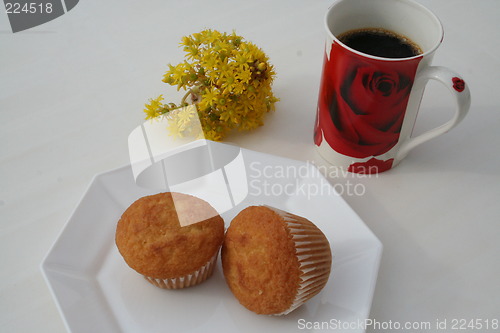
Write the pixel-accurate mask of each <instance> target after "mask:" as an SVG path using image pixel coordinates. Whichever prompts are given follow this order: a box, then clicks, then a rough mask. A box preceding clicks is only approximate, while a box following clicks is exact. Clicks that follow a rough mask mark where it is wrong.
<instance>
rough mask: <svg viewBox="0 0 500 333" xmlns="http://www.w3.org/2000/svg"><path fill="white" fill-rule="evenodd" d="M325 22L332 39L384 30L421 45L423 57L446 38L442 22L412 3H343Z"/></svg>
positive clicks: (348, 0)
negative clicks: (357, 31)
mask: <svg viewBox="0 0 500 333" xmlns="http://www.w3.org/2000/svg"><path fill="white" fill-rule="evenodd" d="M325 23H326V29H327V31H328V33H329V34H330V37H331V38H332V39H334V40H336V41H338V39H337V38H336V36H338V35H340V34H341V33H344V32H346V31H349V30H354V29H362V28H382V29H386V30H390V31H393V32H396V33H398V34H400V35H403V36H405V37H407V38H409V39H410V40H412V41H413V42H414V43H416V44H418V46H420V48H421V49H422V52H423V54H424V55H426V54H428V53H431V52H433V51H434V50H435V49H436V48H437V47H438V46H439V44H440V43H441V41H442V39H443V28H442V25H441V22H439V19H438V18H437V17H436V16H435V15H434V14H433V13H432V12H431V11H430V10H428V9H427V8H425V7H424V6H422V5H420V4H419V3H416V2H414V1H411V0H341V1H338V2H336V3H334V4H333V5H332V6H331V7H330V9H329V10H328V12H327V14H326V18H325ZM338 42H339V41H338ZM346 47H347V46H346ZM351 50H352V51H353V52H356V53H360V52H358V51H355V50H353V49H351ZM419 56H421V55H419ZM370 57H373V58H379V57H374V56H370ZM393 60H394V59H393Z"/></svg>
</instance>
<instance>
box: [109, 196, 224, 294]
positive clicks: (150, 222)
mask: <svg viewBox="0 0 500 333" xmlns="http://www.w3.org/2000/svg"><path fill="white" fill-rule="evenodd" d="M223 239H224V221H223V220H222V218H221V217H220V216H219V214H218V213H217V211H216V210H215V209H214V208H213V207H212V206H211V205H210V204H209V203H207V202H206V201H204V200H202V199H199V198H196V197H194V196H191V195H187V194H181V193H175V192H165V193H158V194H154V195H150V196H146V197H142V198H140V199H138V200H137V201H135V202H134V203H133V204H132V205H130V207H128V208H127V210H126V211H125V212H124V213H123V214H122V216H121V218H120V220H119V221H118V224H117V227H116V235H115V241H116V246H117V247H118V250H119V252H120V254H121V255H122V256H123V259H124V260H125V262H126V263H127V264H128V265H129V266H130V267H131V268H132V269H134V270H135V271H137V272H138V273H140V274H142V275H143V276H144V277H145V278H146V280H148V281H149V282H151V283H152V284H154V285H155V286H157V287H160V288H164V289H180V288H186V287H190V286H194V285H197V284H199V283H201V282H203V281H205V280H206V279H208V278H209V277H210V276H211V275H212V273H213V270H214V267H215V264H216V260H217V255H218V253H219V249H220V247H221V245H222V241H223Z"/></svg>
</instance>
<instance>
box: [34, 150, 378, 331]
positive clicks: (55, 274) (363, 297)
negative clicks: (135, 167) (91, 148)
mask: <svg viewBox="0 0 500 333" xmlns="http://www.w3.org/2000/svg"><path fill="white" fill-rule="evenodd" d="M195 146H196V147H195ZM195 146H193V147H194V148H193V149H188V150H186V151H184V152H182V154H184V155H182V156H181V158H180V159H179V158H177V160H172V161H171V162H170V161H169V160H168V157H167V160H166V161H167V163H166V164H165V163H164V164H163V167H162V168H160V169H161V170H163V172H164V173H165V172H167V173H168V174H169V175H171V174H172V172H174V173H175V172H176V171H175V170H177V172H178V173H175V175H174V176H175V177H173V178H172V179H174V181H175V182H176V184H174V185H172V186H171V187H170V188H171V189H172V190H176V191H183V192H186V193H190V194H195V195H197V196H199V197H202V198H203V199H205V200H207V201H209V202H210V203H211V204H212V205H213V206H214V207H216V208H217V209H218V210H219V212H221V215H222V217H223V218H224V220H225V223H226V227H227V226H228V225H229V223H230V221H231V219H232V218H233V217H234V216H235V215H236V214H237V213H238V212H239V211H241V210H242V209H243V208H245V207H247V206H249V205H260V204H266V205H269V206H274V207H276V208H279V209H282V210H285V211H289V212H291V213H294V214H297V215H300V216H304V217H306V218H308V219H309V220H311V221H312V222H314V223H315V224H316V225H317V226H318V227H319V228H320V229H321V230H322V231H323V232H324V233H325V235H326V236H327V237H328V239H329V241H330V244H331V246H332V252H333V255H334V260H333V270H332V274H331V276H330V279H329V281H328V284H327V285H326V287H325V288H324V289H323V290H322V291H321V293H320V294H318V295H316V296H315V297H314V298H313V299H311V300H310V301H309V302H308V303H306V304H305V305H303V306H302V307H300V308H299V309H297V310H295V311H293V312H292V313H290V314H289V315H287V316H284V317H274V316H262V315H256V314H254V313H252V312H250V311H248V310H247V309H245V308H244V307H243V306H241V305H240V304H239V303H238V301H237V300H236V299H235V298H234V296H233V295H232V294H231V292H230V290H229V289H228V287H227V285H226V283H225V281H224V277H223V274H222V270H221V267H220V260H219V263H218V267H217V269H216V270H215V273H214V275H213V276H212V277H211V278H210V279H209V280H207V281H205V282H204V283H202V284H200V285H198V286H195V287H192V288H187V289H184V290H163V289H159V288H157V287H155V286H153V285H151V284H150V283H148V282H147V281H146V280H145V279H144V278H142V276H140V275H139V274H137V273H136V272H135V271H133V270H132V269H130V268H129V267H128V266H127V265H126V263H125V262H124V261H123V259H122V257H121V256H120V254H119V252H118V250H117V248H116V246H115V242H114V234H115V228H116V223H117V221H118V219H119V218H120V216H121V214H122V213H123V211H124V210H125V209H126V208H127V207H128V206H129V205H130V204H131V203H132V202H133V201H135V200H136V199H138V198H139V197H142V196H145V195H148V194H153V193H158V192H161V191H165V187H164V186H161V185H158V186H157V188H154V187H156V186H152V185H151V184H153V185H155V180H156V181H157V182H158V184H164V183H165V180H164V179H163V180H162V181H160V180H161V179H158V178H157V177H160V178H161V175H158V174H155V172H152V173H151V174H150V175H149V176H147V177H143V179H142V180H141V181H139V180H140V179H139V178H140V177H139V178H138V183H140V184H142V185H144V186H148V187H141V186H139V185H138V184H137V183H136V180H135V179H134V176H133V172H132V167H131V166H130V165H129V166H125V167H122V168H119V169H116V170H112V171H109V172H105V173H102V174H100V175H97V176H96V177H95V178H94V179H93V181H92V183H91V184H90V186H89V188H88V190H87V191H86V193H85V194H84V195H83V198H82V200H81V202H80V203H79V204H78V206H77V208H76V209H75V211H74V213H73V215H72V216H71V218H70V219H69V221H68V222H67V224H66V226H65V227H64V229H63V231H62V232H61V234H60V236H59V237H58V239H57V240H56V242H55V244H54V245H53V247H52V248H51V250H50V251H49V253H48V254H47V256H46V258H45V260H44V261H43V263H42V266H41V268H42V272H43V274H44V276H45V278H46V280H47V283H48V285H49V287H50V290H51V292H52V293H53V295H54V298H55V300H56V303H57V305H58V307H59V310H60V311H61V314H62V317H63V319H64V322H65V324H66V327H67V328H68V330H69V331H70V332H73V333H77V332H85V333H87V332H107V333H110V332H131V333H136V332H142V333H144V332H218V333H220V332H231V333H233V332H259V331H260V332H276V333H277V332H287V333H289V332H295V331H297V332H298V331H301V332H303V331H304V329H305V330H306V331H316V330H318V331H321V330H324V329H330V330H331V329H334V330H335V332H344V331H345V332H349V333H353V332H364V330H363V327H361V326H359V325H358V326H357V327H356V326H355V325H356V323H358V324H359V323H360V322H364V320H365V319H366V318H367V316H368V315H369V311H370V305H371V301H372V296H373V291H374V288H375V283H376V279H377V272H378V267H379V262H380V257H381V253H382V244H381V243H380V241H379V240H378V239H377V238H376V237H375V236H374V235H373V233H372V232H371V231H370V230H369V229H368V228H367V226H366V225H365V224H364V223H363V221H361V219H360V218H359V217H358V216H357V215H356V213H355V212H354V211H353V210H352V209H351V208H350V207H349V206H348V205H347V203H346V202H345V201H344V200H343V199H342V197H341V196H340V195H338V193H337V192H335V190H334V189H333V188H332V187H331V186H330V184H329V183H328V181H327V180H325V179H324V178H323V176H321V175H320V173H319V172H318V171H317V169H316V168H315V167H314V166H313V165H311V164H309V163H305V162H300V161H295V160H290V159H285V158H280V157H276V156H272V155H267V154H262V153H258V152H255V151H250V150H246V149H240V148H238V147H234V146H229V145H226V144H221V143H214V142H210V141H206V142H204V143H203V144H202V145H201V146H200V145H199V144H197V145H195ZM221 156H222V157H221ZM235 156H236V157H235ZM183 161H184V162H183ZM182 163H185V164H186V163H189V165H187V164H186V165H185V167H184V168H181V166H180V164H182ZM160 166H161V165H160ZM165 166H166V168H165ZM151 169H154V168H151ZM160 169H158V170H160ZM221 169H222V171H223V172H222V173H221ZM165 170H167V171H165ZM172 170H173V171H172ZM186 170H187V171H186ZM160 173H161V172H160ZM197 173H198V175H197V176H199V177H198V178H197V179H196V180H194V181H187V180H186V179H193V177H195V175H196V174H197ZM221 174H222V176H223V178H220V177H219V178H218V177H215V176H214V175H219V176H220V175H221ZM210 175H211V176H210ZM212 176H214V177H212ZM155 177H156V178H155ZM167 178H169V177H167ZM220 179H222V180H223V182H225V183H223V184H222V185H221V184H220V183H219V185H220V186H219V185H217V186H214V185H213V184H216V183H217V181H220ZM152 180H153V182H152ZM170 180H171V179H170V178H169V181H170ZM226 184H227V185H226ZM342 325H344V326H345V325H350V327H344V329H342Z"/></svg>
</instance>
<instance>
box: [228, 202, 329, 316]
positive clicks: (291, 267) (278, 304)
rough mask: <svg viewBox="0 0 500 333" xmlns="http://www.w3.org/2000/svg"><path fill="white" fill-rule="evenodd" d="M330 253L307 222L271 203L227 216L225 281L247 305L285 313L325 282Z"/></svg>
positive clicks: (320, 235) (322, 237)
mask: <svg viewBox="0 0 500 333" xmlns="http://www.w3.org/2000/svg"><path fill="white" fill-rule="evenodd" d="M331 262H332V255H331V250H330V244H329V243H328V240H327V238H326V237H325V235H324V234H323V233H322V232H321V230H319V229H318V227H316V226H315V225H314V224H313V223H312V222H310V221H309V220H307V219H305V218H303V217H300V216H297V215H293V214H290V213H287V212H284V211H281V210H278V209H276V208H272V207H268V206H251V207H248V208H246V209H244V210H243V211H241V212H240V213H239V214H238V215H237V216H236V217H235V218H234V219H233V220H232V221H231V225H230V227H229V228H228V230H227V232H226V236H225V239H224V243H223V245H222V267H223V271H224V276H225V278H226V282H227V284H228V286H229V288H230V289H231V291H232V292H233V294H234V295H235V297H236V298H237V299H238V300H239V302H240V303H241V304H242V305H243V306H245V307H246V308H248V309H249V310H251V311H253V312H255V313H258V314H277V315H282V314H287V313H289V312H291V311H293V310H294V309H296V308H297V307H299V306H300V305H302V304H303V303H305V302H306V301H307V300H309V299H310V298H312V297H313V296H314V295H316V294H317V293H319V292H320V291H321V289H323V287H324V286H325V284H326V282H327V281H328V277H329V275H330V269H331Z"/></svg>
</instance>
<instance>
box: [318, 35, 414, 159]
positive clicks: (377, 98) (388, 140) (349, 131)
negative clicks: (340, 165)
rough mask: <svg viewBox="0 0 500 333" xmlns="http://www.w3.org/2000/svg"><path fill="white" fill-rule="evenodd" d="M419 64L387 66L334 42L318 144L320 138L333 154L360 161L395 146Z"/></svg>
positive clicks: (325, 79)
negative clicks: (336, 153) (359, 159)
mask: <svg viewBox="0 0 500 333" xmlns="http://www.w3.org/2000/svg"><path fill="white" fill-rule="evenodd" d="M420 59H421V57H417V58H413V59H405V60H404V61H390V62H383V61H380V60H376V59H375V60H373V59H370V58H367V57H362V56H360V55H358V54H355V53H351V52H348V51H346V50H345V49H343V48H342V47H341V46H339V45H338V44H336V43H333V44H332V48H331V51H330V57H329V58H328V57H326V58H325V61H324V68H323V78H322V83H321V87H320V96H319V104H318V120H317V122H316V127H317V128H316V129H315V139H316V140H315V141H316V144H317V145H319V144H318V142H319V143H321V140H320V136H319V135H318V133H321V134H322V136H323V137H324V139H325V140H326V142H327V143H328V145H330V147H331V148H332V149H334V150H335V151H337V152H338V153H341V154H344V155H347V156H352V157H355V158H365V157H369V156H377V155H381V154H384V153H386V152H387V151H389V150H390V149H391V148H392V147H394V145H396V143H397V142H398V139H399V133H400V132H401V126H402V124H403V119H404V116H405V111H406V107H407V104H408V98H409V96H410V91H411V88H412V85H413V80H414V76H415V72H416V70H417V66H418V63H419V61H420Z"/></svg>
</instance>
